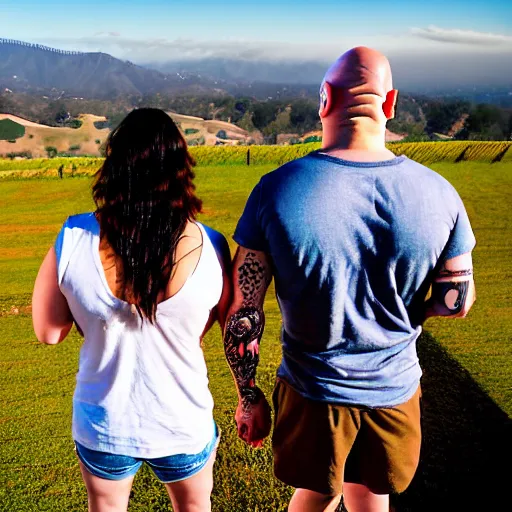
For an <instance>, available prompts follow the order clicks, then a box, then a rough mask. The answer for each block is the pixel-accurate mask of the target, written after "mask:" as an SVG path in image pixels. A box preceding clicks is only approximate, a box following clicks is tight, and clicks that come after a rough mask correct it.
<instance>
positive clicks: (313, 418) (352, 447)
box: [272, 380, 421, 496]
mask: <svg viewBox="0 0 512 512" xmlns="http://www.w3.org/2000/svg"><path fill="white" fill-rule="evenodd" d="M420 398H421V390H420V387H418V389H417V391H416V393H415V394H414V396H413V397H412V398H411V399H410V400H408V401H407V402H406V403H404V404H402V405H399V406H396V407H393V408H385V409H368V408H359V407H346V406H342V405H334V404H329V403H325V402H318V401H313V400H309V399H307V398H304V397H303V396H302V395H300V394H299V393H297V392H296V391H295V390H294V389H293V388H292V387H291V386H290V385H289V384H287V383H286V382H284V381H283V380H278V381H277V383H276V386H275V389H274V394H273V402H274V410H275V419H274V433H273V436H272V447H273V451H274V474H275V476H276V477H277V478H278V479H279V480H281V481H282V482H284V483H285V484H287V485H290V486H292V487H295V488H302V489H309V490H312V491H316V492H319V493H321V494H326V495H329V496H334V495H337V494H341V492H342V490H343V482H344V481H345V482H352V483H360V484H363V485H366V486H367V487H368V488H369V489H370V490H371V491H372V492H374V493H376V494H390V493H400V492H403V491H404V490H405V489H406V488H407V487H408V486H409V484H410V483H411V480H412V478H413V476H414V474H415V472H416V468H417V467H418V462H419V455H420V445H421V427H420Z"/></svg>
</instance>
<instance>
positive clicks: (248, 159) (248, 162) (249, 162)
mask: <svg viewBox="0 0 512 512" xmlns="http://www.w3.org/2000/svg"><path fill="white" fill-rule="evenodd" d="M247 165H251V150H250V149H248V150H247Z"/></svg>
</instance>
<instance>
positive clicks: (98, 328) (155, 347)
mask: <svg viewBox="0 0 512 512" xmlns="http://www.w3.org/2000/svg"><path fill="white" fill-rule="evenodd" d="M196 225H197V226H198V228H199V230H200V232H201V235H202V245H201V247H200V248H198V249H197V251H196V252H199V251H200V253H199V256H198V258H197V265H196V266H195V269H193V271H192V273H191V274H190V275H189V276H188V278H187V279H186V281H185V282H184V284H183V285H182V286H181V287H180V289H179V290H178V291H177V292H176V293H175V294H174V295H172V296H171V297H169V298H167V299H164V300H163V301H162V302H160V303H159V304H158V306H157V311H156V318H155V321H154V323H152V322H150V321H148V319H146V318H145V317H143V316H140V315H139V314H138V312H137V310H136V309H135V308H134V307H133V306H132V305H130V303H129V302H126V301H124V300H122V299H119V298H118V297H116V296H115V295H114V294H113V293H112V290H111V288H110V286H109V283H108V281H107V278H106V275H105V269H104V267H103V265H102V261H101V258H100V228H99V224H98V221H97V220H96V217H95V215H94V214H92V213H91V214H82V215H76V216H73V217H70V218H69V219H68V220H67V221H66V224H65V225H64V227H63V229H62V231H61V233H60V234H59V237H58V240H57V243H56V254H57V263H58V281H59V286H60V289H61V291H62V293H63V294H64V296H65V297H66V299H67V301H68V304H69V307H70V310H71V313H72V314H73V317H74V318H75V320H76V322H77V324H78V325H79V326H80V327H81V329H82V331H83V334H84V339H85V340H84V344H83V346H82V349H81V352H80V366H79V372H78V374H77V387H76V390H75V395H74V414H73V435H74V438H75V440H77V441H78V442H79V443H80V444H83V445H84V446H86V447H88V448H91V449H94V450H100V451H112V452H119V453H123V454H126V455H131V456H137V457H147V458H154V457H160V456H164V455H170V454H173V453H189V452H190V453H193V452H194V451H197V450H199V449H200V448H202V447H204V445H205V443H206V442H207V441H208V440H209V439H211V436H212V432H213V428H214V426H213V424H212V422H211V414H212V408H213V401H212V397H211V394H210V392H209V390H208V378H207V372H206V366H205V362H204V357H203V352H202V349H201V345H200V339H201V335H202V333H203V331H204V329H205V326H206V324H207V323H208V319H209V316H210V313H211V310H212V309H213V308H214V307H215V306H216V304H217V303H218V302H219V300H220V297H221V293H222V287H223V274H222V267H221V264H220V262H219V259H218V256H217V252H216V250H215V248H214V246H213V244H212V242H211V240H210V238H209V236H208V234H207V231H206V230H205V228H204V227H203V226H202V225H200V224H196ZM171 281H172V280H171ZM170 288H172V287H171V286H168V288H167V289H170Z"/></svg>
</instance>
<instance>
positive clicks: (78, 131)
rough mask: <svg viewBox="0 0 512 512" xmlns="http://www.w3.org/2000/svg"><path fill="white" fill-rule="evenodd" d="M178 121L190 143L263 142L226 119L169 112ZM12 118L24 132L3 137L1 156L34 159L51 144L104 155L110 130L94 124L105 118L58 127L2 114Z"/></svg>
mask: <svg viewBox="0 0 512 512" xmlns="http://www.w3.org/2000/svg"><path fill="white" fill-rule="evenodd" d="M168 114H169V115H170V116H171V118H172V119H173V120H174V121H175V122H176V123H177V124H178V126H179V127H180V129H181V131H182V133H183V134H184V136H185V139H186V140H187V142H188V144H189V145H207V146H215V145H220V144H222V145H236V144H238V143H240V142H242V143H246V142H248V141H249V139H252V140H253V141H254V142H261V137H260V136H259V135H258V134H257V133H251V134H249V133H248V132H247V131H246V130H243V129H242V128H240V127H238V126H236V125H234V124H232V123H227V122H225V121H213V120H205V119H202V118H200V117H193V116H186V115H181V114H176V113H174V112H168ZM5 119H10V120H11V121H14V122H15V123H17V124H19V125H22V126H23V127H24V128H25V134H24V135H23V136H22V137H20V138H18V139H15V140H10V141H8V140H0V157H2V156H6V155H8V154H23V153H30V155H31V156H32V157H34V158H37V157H46V156H47V154H48V151H47V150H46V148H48V147H52V148H55V150H56V151H57V152H58V153H69V154H76V155H94V156H100V155H101V145H102V144H103V142H105V140H106V138H107V136H108V134H109V133H110V130H109V129H108V128H102V129H99V128H97V127H96V125H95V123H97V122H98V121H100V122H101V121H106V118H105V117H102V116H95V115H92V114H82V115H81V116H79V119H80V121H81V122H82V126H80V128H56V127H53V126H46V125H43V124H38V123H33V122H31V121H28V120H26V119H23V118H21V117H18V116H14V115H11V114H0V122H1V121H3V120H5Z"/></svg>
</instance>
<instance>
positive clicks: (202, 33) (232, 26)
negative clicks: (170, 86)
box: [0, 0, 512, 62]
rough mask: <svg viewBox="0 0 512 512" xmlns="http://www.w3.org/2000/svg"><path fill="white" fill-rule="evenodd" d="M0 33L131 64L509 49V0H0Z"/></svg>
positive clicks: (511, 13) (511, 39)
mask: <svg viewBox="0 0 512 512" xmlns="http://www.w3.org/2000/svg"><path fill="white" fill-rule="evenodd" d="M0 37H4V38H13V39H20V40H23V41H29V42H38V43H41V44H47V45H50V46H54V47H58V48H63V49H76V50H82V51H104V52H106V53H110V54H112V55H114V56H116V57H120V58H126V59H130V60H133V61H134V62H151V61H165V60H173V59H178V58H199V57H208V56H209V57H212V56H222V57H243V58H251V59H259V58H265V59H279V58H286V59H291V58H294V59H304V58H306V59H326V60H330V59H332V58H333V57H335V56H337V55H339V54H340V53H342V52H343V51H345V50H346V49H348V48H350V47H352V46H357V45H366V46H373V47H375V48H377V49H379V50H381V51H383V52H386V53H388V54H391V55H393V54H414V53H415V52H416V53H421V54H425V53H430V54H436V53H446V52H448V53H450V52H451V53H454V54H456V53H465V54H473V53H474V54H480V55H481V54H485V53H492V54H501V53H505V54H507V55H510V54H512V1H510V0H509V1H498V0H486V1H482V0H466V1H459V0H455V1H449V0H444V1H440V0H431V1H424V2H419V1H415V0H410V1H405V0H403V1H402V0H395V1H393V0H388V1H387V2H382V1H374V0H367V1H365V2H356V1H354V2H344V1H342V0H316V1H312V0H309V1H303V0H293V1H291V0H285V1H278V0H275V1H270V0H260V1H258V2H252V3H249V2H244V1H243V0H238V1H234V0H228V1H223V2H215V1H214V0H209V1H204V0H195V1H191V2H187V1H183V0H181V1H163V0H146V1H135V0H131V1H130V0H125V1H114V0H103V1H98V0H90V1H88V2H73V1H51V0H49V1H44V2H43V1H42V0H37V1H35V0H16V1H12V0H2V1H1V4H0Z"/></svg>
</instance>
